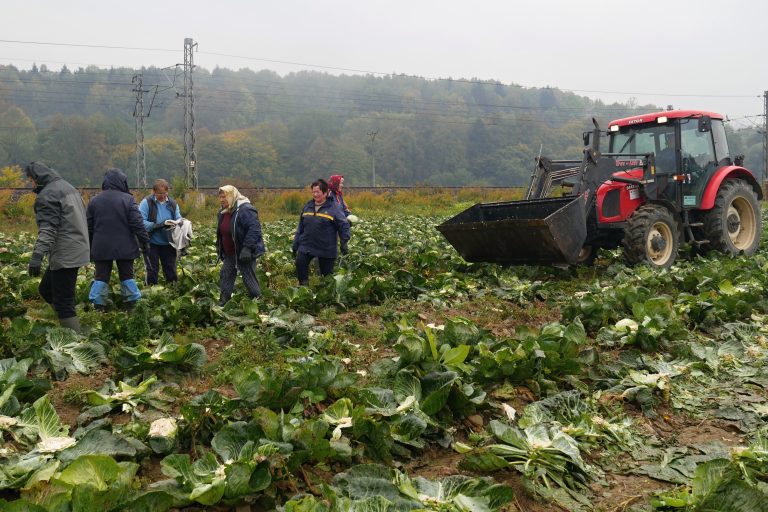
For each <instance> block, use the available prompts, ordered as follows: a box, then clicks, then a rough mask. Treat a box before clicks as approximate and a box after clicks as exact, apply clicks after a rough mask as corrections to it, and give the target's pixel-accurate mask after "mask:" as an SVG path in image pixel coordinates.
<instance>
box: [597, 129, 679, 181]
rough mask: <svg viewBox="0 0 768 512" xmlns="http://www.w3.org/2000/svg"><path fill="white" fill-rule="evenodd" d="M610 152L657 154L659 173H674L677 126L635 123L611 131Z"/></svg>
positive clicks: (675, 167)
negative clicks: (616, 130)
mask: <svg viewBox="0 0 768 512" xmlns="http://www.w3.org/2000/svg"><path fill="white" fill-rule="evenodd" d="M610 152H611V153H618V154H621V155H629V154H644V153H645V154H647V153H653V154H655V155H656V170H657V172H659V173H674V172H675V170H676V169H677V155H676V152H675V127H674V126H673V125H671V124H653V125H635V126H627V127H622V128H621V130H620V131H618V132H611V143H610Z"/></svg>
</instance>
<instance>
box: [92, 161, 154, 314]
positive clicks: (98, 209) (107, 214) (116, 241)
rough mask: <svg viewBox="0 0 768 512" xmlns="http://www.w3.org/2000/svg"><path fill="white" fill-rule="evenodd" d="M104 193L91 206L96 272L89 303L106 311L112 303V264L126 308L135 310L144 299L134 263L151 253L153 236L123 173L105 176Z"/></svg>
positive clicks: (112, 170)
mask: <svg viewBox="0 0 768 512" xmlns="http://www.w3.org/2000/svg"><path fill="white" fill-rule="evenodd" d="M101 189H102V192H101V193H100V194H99V195H97V196H96V197H94V198H93V199H91V201H90V203H88V209H87V217H88V235H89V236H90V238H91V260H93V262H94V264H95V266H96V270H95V272H94V275H93V278H94V281H93V284H92V285H91V291H90V293H89V294H88V299H89V300H90V301H91V302H92V303H93V304H94V306H95V307H96V309H97V310H99V311H104V310H106V308H107V302H108V300H109V278H110V274H111V273H112V262H113V261H114V262H116V263H117V275H118V277H119V278H120V292H121V294H122V296H123V300H124V302H125V308H126V309H128V310H131V309H132V308H133V306H134V305H135V304H136V301H137V300H139V299H140V298H141V292H140V291H139V287H138V286H137V284H136V280H135V279H134V278H133V260H134V259H136V258H138V257H139V251H141V253H142V254H144V257H145V258H146V255H147V253H148V251H149V233H147V230H146V229H144V221H143V219H142V217H141V213H140V212H139V207H138V206H137V205H136V201H135V200H134V199H133V196H132V195H131V193H130V191H129V190H128V178H127V177H126V176H125V173H123V171H121V170H120V169H110V170H108V171H107V172H106V174H104V183H102V185H101Z"/></svg>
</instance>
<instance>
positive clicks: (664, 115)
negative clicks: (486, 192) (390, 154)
mask: <svg viewBox="0 0 768 512" xmlns="http://www.w3.org/2000/svg"><path fill="white" fill-rule="evenodd" d="M594 124H595V128H594V130H593V131H592V132H586V133H585V135H584V143H585V146H586V147H585V149H584V156H583V158H582V160H581V161H578V160H550V159H547V158H545V157H539V158H537V159H536V169H535V171H534V173H533V175H532V176H531V182H530V185H529V186H528V190H527V192H526V196H525V199H524V200H521V201H509V202H501V203H486V204H477V205H475V206H472V207H471V208H469V209H467V210H465V211H463V212H461V213H460V214H458V215H456V216H455V217H453V218H451V219H449V220H447V221H445V222H444V223H443V224H441V225H439V226H438V227H437V229H438V230H439V231H440V232H441V233H443V235H444V236H445V237H446V238H447V239H448V241H449V242H450V243H451V244H452V245H453V246H454V247H455V248H456V249H457V250H458V251H459V253H460V254H461V255H462V256H463V257H464V259H466V260H467V261H473V262H476V261H488V262H497V263H512V264H537V263H556V262H566V263H590V262H591V261H592V259H593V258H594V255H595V252H596V250H597V249H598V248H600V247H605V248H614V247H618V246H619V245H621V246H623V247H624V253H625V255H626V258H627V261H628V262H630V263H640V262H647V263H649V264H651V265H653V266H656V267H664V268H665V267H669V266H670V265H672V264H673V263H674V261H675V259H676V258H677V254H678V249H679V247H680V245H681V244H682V243H688V244H691V245H692V246H693V248H694V249H695V250H697V251H699V252H706V251H709V250H719V251H723V252H726V253H732V254H745V255H751V254H753V253H754V252H755V251H756V250H757V248H758V245H759V244H760V235H761V233H762V220H761V216H760V205H759V203H758V200H760V199H762V191H761V189H760V185H759V184H758V182H757V180H756V179H755V177H754V175H753V174H752V173H751V172H750V171H748V170H747V169H745V168H744V167H743V166H742V163H743V162H742V160H743V157H741V156H734V155H731V153H730V151H729V149H728V141H727V140H726V135H725V127H724V126H723V116H721V115H720V114H715V113H713V112H703V111H693V110H675V111H665V112H656V113H653V114H645V115H640V116H634V117H628V118H624V119H618V120H616V121H612V122H611V123H609V125H608V130H607V136H608V152H607V153H601V152H600V146H599V144H600V136H601V132H600V129H599V128H598V126H597V123H596V122H594ZM558 185H560V186H562V187H566V188H567V189H569V192H568V193H567V194H566V195H564V196H563V197H550V196H551V192H552V190H553V187H556V186H558Z"/></svg>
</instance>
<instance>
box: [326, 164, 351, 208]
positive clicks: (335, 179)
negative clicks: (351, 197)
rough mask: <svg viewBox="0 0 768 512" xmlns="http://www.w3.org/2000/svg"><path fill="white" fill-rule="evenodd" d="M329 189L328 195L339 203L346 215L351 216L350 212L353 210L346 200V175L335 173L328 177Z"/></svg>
mask: <svg viewBox="0 0 768 512" xmlns="http://www.w3.org/2000/svg"><path fill="white" fill-rule="evenodd" d="M328 189H329V190H330V192H329V193H328V197H330V198H331V199H333V200H334V201H336V202H337V203H339V206H340V207H341V211H342V213H343V214H344V216H345V217H349V214H350V213H352V212H351V211H350V209H349V207H348V206H347V202H346V201H344V176H342V175H341V174H334V175H333V176H331V177H330V178H328Z"/></svg>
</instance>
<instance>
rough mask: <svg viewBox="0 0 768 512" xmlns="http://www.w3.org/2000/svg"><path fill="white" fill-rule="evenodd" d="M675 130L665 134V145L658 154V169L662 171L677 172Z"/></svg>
mask: <svg viewBox="0 0 768 512" xmlns="http://www.w3.org/2000/svg"><path fill="white" fill-rule="evenodd" d="M676 168H677V167H676V155H675V132H667V133H665V134H664V147H663V148H662V149H661V151H659V152H658V153H657V154H656V169H658V170H659V171H661V172H670V173H671V172H675V169H676Z"/></svg>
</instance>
